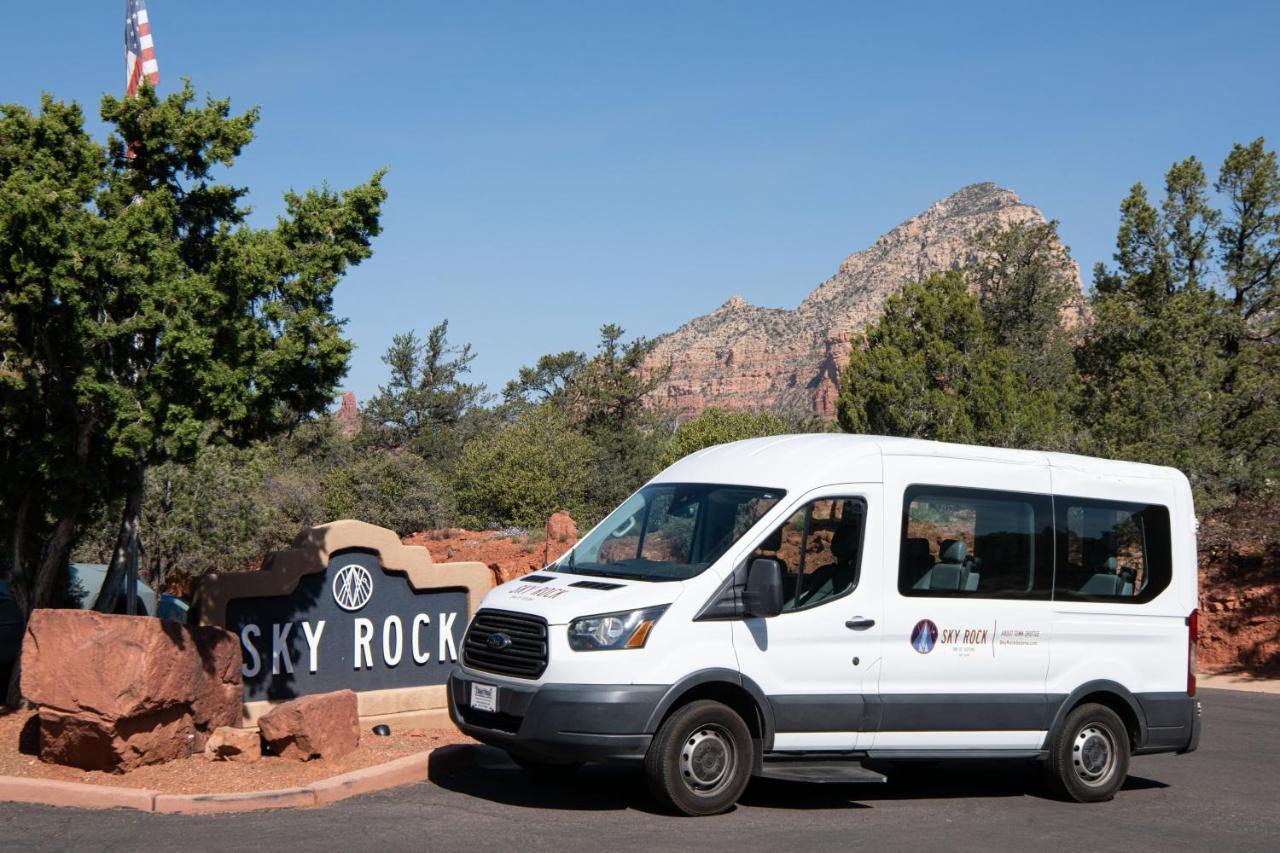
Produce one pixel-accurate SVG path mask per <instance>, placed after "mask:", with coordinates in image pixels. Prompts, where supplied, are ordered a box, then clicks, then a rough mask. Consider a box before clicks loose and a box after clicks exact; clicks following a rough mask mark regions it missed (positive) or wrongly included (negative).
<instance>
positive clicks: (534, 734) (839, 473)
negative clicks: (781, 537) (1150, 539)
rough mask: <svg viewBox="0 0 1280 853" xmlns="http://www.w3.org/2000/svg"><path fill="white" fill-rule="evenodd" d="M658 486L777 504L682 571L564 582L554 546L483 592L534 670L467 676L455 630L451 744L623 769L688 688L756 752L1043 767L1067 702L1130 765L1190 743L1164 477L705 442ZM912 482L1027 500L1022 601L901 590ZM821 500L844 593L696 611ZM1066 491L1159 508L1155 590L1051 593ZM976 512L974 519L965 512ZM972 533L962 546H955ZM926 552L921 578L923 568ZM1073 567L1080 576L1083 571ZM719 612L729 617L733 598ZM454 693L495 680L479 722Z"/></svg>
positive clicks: (1178, 541)
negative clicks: (644, 622) (849, 529)
mask: <svg viewBox="0 0 1280 853" xmlns="http://www.w3.org/2000/svg"><path fill="white" fill-rule="evenodd" d="M661 484H679V485H684V484H692V485H701V484H708V485H709V484H718V485H728V486H745V487H752V488H759V489H768V490H771V491H773V492H779V493H782V492H785V494H783V495H782V497H781V498H780V499H779V500H778V501H777V503H776V505H773V506H772V508H770V509H769V510H768V511H767V512H765V513H764V515H763V516H762V517H761V518H760V519H759V521H757V522H756V523H755V524H754V525H752V526H751V527H750V529H748V530H747V531H746V532H745V533H743V534H742V535H741V538H739V539H738V540H737V541H736V542H734V543H733V544H732V545H731V546H730V547H729V548H728V549H727V550H726V551H725V552H724V553H723V554H722V555H721V556H720V557H719V558H718V559H716V560H715V561H714V562H712V563H711V564H710V565H709V566H708V567H706V568H705V569H704V570H703V571H701V572H700V573H699V574H696V575H695V576H694V577H692V578H689V579H687V580H680V581H643V580H637V579H629V578H627V577H615V576H609V577H596V576H587V575H584V574H582V573H575V572H574V567H573V566H572V565H570V561H571V560H572V559H573V557H572V556H571V555H572V552H571V554H570V555H566V556H565V557H563V558H561V560H560V561H558V563H557V564H555V565H552V566H549V567H547V569H545V570H542V571H539V572H538V573H536V574H537V575H538V577H537V578H535V579H534V580H532V581H531V580H530V579H528V578H523V579H518V580H515V581H512V582H510V583H507V584H503V585H502V586H499V587H498V588H496V589H494V590H493V591H491V592H490V593H489V594H488V595H487V596H486V597H485V599H484V601H483V602H482V604H481V608H480V612H481V613H483V612H486V611H491V612H492V611H496V612H501V613H503V614H507V615H509V616H515V617H527V618H528V619H531V620H535V621H537V622H538V623H539V624H544V625H545V635H546V641H545V648H546V653H545V669H544V670H543V671H542V672H541V673H540V674H539V675H537V676H536V677H513V676H510V675H503V674H500V673H498V672H491V671H486V670H485V669H483V668H479V667H477V666H473V665H471V664H470V663H468V661H467V655H466V653H465V648H466V644H467V643H468V642H470V639H468V640H464V648H463V655H462V658H463V660H462V663H461V664H460V665H459V666H458V668H457V669H456V670H455V673H454V676H453V677H452V678H451V679H450V685H449V698H450V712H451V715H452V716H453V718H454V720H455V722H457V723H458V724H459V726H460V727H462V728H463V730H464V731H467V732H468V733H470V734H472V735H474V736H475V737H478V738H479V739H481V740H484V741H486V742H490V743H494V744H497V745H499V746H503V747H504V748H507V749H509V750H511V751H513V752H516V753H523V754H525V755H527V756H536V757H540V758H542V759H543V760H548V761H560V760H565V761H568V760H595V759H603V760H635V759H637V758H639V757H642V756H643V755H644V753H645V749H646V748H647V745H648V743H649V740H650V738H652V737H653V734H654V731H655V729H656V728H657V726H658V725H659V724H660V723H661V720H662V719H663V715H664V714H666V713H669V711H670V709H672V708H674V707H676V706H677V705H678V704H679V703H680V702H681V701H683V700H682V697H687V696H690V695H695V694H696V695H700V696H707V695H712V696H714V697H715V698H717V699H719V700H720V701H725V702H731V703H736V704H735V705H734V707H735V708H736V709H738V710H739V712H740V713H742V714H743V716H744V719H748V718H749V719H748V722H749V724H750V725H751V726H753V727H754V728H753V732H754V734H755V736H756V739H757V743H758V749H759V750H761V751H762V753H764V754H770V753H787V752H822V753H837V754H844V753H853V754H867V755H870V756H872V757H894V756H907V757H920V756H937V757H945V756H948V755H960V754H974V753H980V754H984V755H987V754H996V755H1000V754H1008V755H1019V756H1024V755H1025V756H1032V755H1043V753H1044V750H1045V749H1046V743H1047V741H1048V739H1049V737H1050V736H1051V734H1052V732H1053V730H1054V729H1053V727H1054V725H1055V722H1056V721H1058V720H1060V719H1061V718H1062V717H1063V715H1064V714H1065V713H1066V712H1067V711H1068V710H1070V708H1071V707H1072V706H1073V703H1078V702H1079V701H1081V700H1082V699H1083V698H1084V697H1086V696H1087V697H1091V698H1090V701H1103V702H1106V703H1109V704H1112V706H1113V707H1114V708H1115V709H1117V712H1118V713H1122V715H1124V716H1125V719H1126V720H1127V721H1128V724H1129V725H1130V726H1131V727H1132V728H1131V735H1132V737H1133V742H1132V744H1131V746H1132V748H1133V749H1134V751H1136V752H1157V751H1189V750H1191V749H1194V748H1195V746H1196V743H1197V741H1198V736H1199V717H1198V708H1196V703H1195V702H1194V699H1193V698H1192V697H1191V695H1190V694H1189V693H1188V673H1187V668H1188V657H1187V648H1188V646H1187V642H1188V630H1189V629H1188V614H1190V613H1191V612H1192V611H1193V610H1194V609H1195V607H1196V604H1197V590H1198V583H1197V573H1196V540H1195V517H1194V507H1193V505H1192V497H1191V490H1190V487H1189V484H1188V483H1187V480H1186V478H1185V477H1184V476H1183V475H1182V474H1181V473H1180V472H1178V471H1176V470H1174V469H1171V468H1163V467H1159V466H1152V465H1142V464H1137V463H1128V462H1115V461H1108V460H1100V459H1090V458H1086V457H1079V456H1071V455H1066V454H1057V453H1041V452H1033V451H1019V450H1005V449H999V448H986V447H971V446H964V445H952V444H944V443H938V442H928V441H919V440H913V439H898V438H885V437H879V436H850V435H834V434H823V435H793V436H778V437H771V438H761V439H752V440H748V441H740V442H734V443H731V444H725V445H719V446H716V447H711V448H707V449H705V450H702V451H698V452H696V453H693V454H691V455H690V456H688V457H686V458H684V459H682V460H680V461H679V462H677V463H675V464H674V465H672V466H670V467H669V468H667V469H666V470H664V471H663V472H661V473H660V474H658V475H657V476H656V477H654V478H653V480H652V481H650V485H661ZM930 488H936V489H939V490H947V489H949V490H951V492H947V494H951V493H956V494H960V493H966V494H967V493H974V494H977V495H978V497H975V498H974V500H975V501H978V502H979V503H976V504H973V505H974V506H979V507H980V506H982V505H983V504H981V501H982V500H984V498H982V497H981V495H982V494H984V493H990V494H992V495H998V496H999V497H1000V498H1001V499H1002V500H1003V501H1004V503H1003V506H1004V507H1005V509H1004V510H1002V511H1004V512H1010V511H1014V510H1016V508H1017V507H1018V506H1020V505H1021V504H1020V501H1021V502H1025V503H1026V505H1027V506H1028V507H1034V508H1035V509H1034V517H1035V519H1036V520H1037V525H1038V527H1037V531H1036V536H1037V537H1038V538H1036V539H1035V540H1034V541H1035V542H1036V543H1038V544H1035V545H1034V548H1035V549H1038V550H1037V553H1038V554H1039V555H1040V557H1038V558H1037V559H1042V558H1043V559H1044V560H1045V561H1044V562H1037V563H1035V568H1034V572H1033V574H1035V577H1034V578H1033V581H1032V582H1033V583H1034V584H1035V586H1034V587H1028V589H1029V590H1031V592H1029V593H1028V594H1026V595H1016V594H1015V595H1006V596H1004V597H1001V596H1000V595H994V594H993V595H989V596H983V595H982V594H981V590H982V589H983V587H981V586H971V587H964V588H963V592H966V593H968V592H975V591H977V594H955V595H951V594H948V593H947V592H946V590H945V588H939V587H936V586H935V587H932V588H929V587H926V588H925V589H926V593H925V594H922V593H920V592H917V591H916V590H918V589H919V587H918V586H915V585H913V584H912V582H911V580H909V579H907V578H908V577H909V576H908V573H907V571H906V569H905V568H901V567H900V563H901V566H902V567H905V566H906V565H907V562H906V557H905V555H906V553H907V551H908V545H910V544H911V543H909V542H908V541H907V538H908V537H907V530H906V525H907V521H906V502H907V500H908V497H909V495H911V494H917V493H919V490H928V489H930ZM913 489H914V490H916V491H912V490H913ZM823 498H847V499H855V498H856V499H858V500H861V501H863V502H865V510H864V514H865V515H864V520H863V523H864V530H863V534H862V535H863V538H862V541H861V552H860V563H859V570H858V576H857V580H856V584H855V585H854V586H853V588H852V589H851V590H849V591H847V592H844V593H843V594H840V595H836V596H834V597H832V598H831V599H830V600H822V601H821V603H819V604H818V605H817V606H813V607H809V608H800V609H794V610H790V611H784V612H782V613H779V614H778V615H776V616H770V617H767V618H765V617H758V616H749V615H746V613H745V612H742V613H739V614H738V615H736V616H735V615H730V616H723V615H718V614H719V611H717V612H716V614H717V615H708V613H709V612H710V610H709V608H711V606H712V605H713V604H714V603H716V602H717V601H722V600H726V599H725V596H726V595H728V594H729V593H731V592H733V591H734V590H740V589H741V588H743V584H744V579H745V577H746V575H747V569H748V563H749V562H750V561H751V559H753V555H757V556H758V553H759V550H760V549H761V547H762V544H763V543H764V542H766V540H768V539H769V537H770V536H771V535H773V534H774V533H775V531H777V529H778V528H779V526H780V525H781V524H783V523H784V522H785V521H786V520H787V519H788V518H790V517H792V515H793V514H794V513H796V511H797V510H799V509H802V508H803V507H805V506H806V505H808V504H809V502H811V501H814V500H818V499H823ZM1068 498H1075V499H1080V500H1084V501H1094V502H1111V503H1113V504H1115V503H1117V502H1119V503H1121V504H1126V505H1129V504H1132V505H1141V506H1148V507H1149V506H1157V507H1166V508H1167V509H1168V512H1169V521H1170V524H1169V528H1170V530H1169V532H1170V535H1171V542H1170V545H1169V553H1170V556H1171V560H1172V566H1171V569H1172V571H1171V576H1170V577H1169V583H1168V585H1167V587H1166V588H1164V589H1163V590H1162V591H1160V592H1159V593H1158V594H1155V595H1153V596H1151V597H1150V600H1142V601H1137V600H1124V599H1123V598H1120V599H1116V598H1106V597H1104V596H1092V595H1083V594H1082V591H1083V589H1084V587H1076V586H1071V587H1067V593H1066V594H1064V595H1063V596H1058V595H1057V594H1056V593H1054V592H1053V590H1054V589H1055V583H1056V580H1057V578H1056V571H1057V561H1058V559H1059V554H1060V553H1065V552H1064V551H1062V549H1063V548H1065V547H1066V546H1065V545H1063V544H1062V543H1063V542H1064V541H1065V540H1063V539H1062V538H1061V537H1062V535H1063V531H1062V530H1061V529H1059V528H1060V527H1061V526H1062V524H1063V522H1062V520H1061V519H1060V518H1059V513H1058V506H1059V504H1061V505H1062V506H1063V507H1064V508H1065V507H1066V506H1067V504H1068V503H1069V501H1068V500H1067V499H1068ZM992 500H993V501H994V500H995V499H994V498H992ZM1010 506H1012V507H1014V510H1010V509H1009V507H1010ZM984 511H985V510H981V509H978V510H974V513H975V517H976V516H977V514H978V513H980V512H984ZM1064 511H1065V510H1064ZM1082 512H1083V511H1082ZM805 517H806V518H807V516H805ZM1045 518H1048V519H1049V522H1048V526H1047V527H1045V526H1044V525H1043V524H1042V523H1041V521H1042V519H1045ZM807 524H808V522H807V521H806V527H805V530H806V531H808V529H809V528H808V527H807ZM975 524H976V522H975ZM990 531H996V532H995V533H994V534H993V533H991V532H990ZM594 532H595V531H592V532H591V533H588V536H591V535H593V534H594ZM805 535H806V536H807V535H808V533H807V532H806V534H805ZM919 535H924V534H919ZM977 535H978V534H977V532H975V533H974V534H973V536H974V537H975V538H974V539H973V543H974V544H973V545H972V546H971V547H975V548H976V547H977V539H976V537H977ZM986 535H987V537H988V538H987V540H986V541H987V543H988V545H987V546H986V547H989V548H995V547H996V546H995V545H993V544H991V543H996V542H998V539H999V536H1002V535H1007V531H1005V528H1002V527H995V528H989V532H988V533H987V534H986ZM1019 535H1020V534H1019ZM1144 535H1145V534H1144ZM584 538H586V537H584ZM948 541H954V540H948ZM1091 541H1092V540H1091ZM935 544H937V545H938V547H934V548H933V549H932V550H933V552H934V553H935V555H936V556H937V558H938V559H937V563H938V564H939V565H935V566H934V568H941V567H942V566H941V565H940V564H941V563H942V562H943V561H942V559H941V547H940V543H935ZM832 547H833V548H834V545H832ZM1144 547H1145V546H1144ZM997 550H998V549H997ZM1113 553H1114V552H1113ZM1144 559H1145V557H1144ZM987 560H988V562H989V563H995V564H996V565H1000V563H998V562H997V561H995V560H994V559H993V558H992V557H990V556H988V557H987ZM1115 563H1116V561H1115V560H1112V561H1111V565H1113V566H1114V565H1115ZM1079 564H1080V565H1079V567H1078V568H1077V570H1082V569H1083V567H1084V566H1085V561H1084V560H1083V559H1081V560H1080V561H1079ZM965 565H966V566H969V565H970V564H968V563H966V564H965ZM1009 565H1012V563H1009ZM1046 567H1047V568H1046ZM606 568H607V566H606ZM988 569H989V566H984V565H983V564H982V561H981V560H980V559H976V560H974V561H973V562H972V571H970V570H969V569H968V568H966V569H965V581H966V582H973V583H975V584H981V575H982V572H983V571H986V570H988ZM1046 572H1047V574H1046ZM900 575H901V576H900ZM992 577H996V575H994V574H990V575H988V582H990V580H991V578H992ZM584 582H587V583H584ZM591 582H595V583H591ZM940 589H941V592H940ZM734 594H735V595H739V596H740V593H734ZM735 600H739V599H735ZM735 606H739V607H741V606H742V605H741V603H740V600H739V604H738V605H735ZM651 607H665V608H666V610H665V612H663V613H662V615H661V616H660V617H659V618H658V621H657V622H655V623H654V626H653V628H652V630H651V631H650V633H649V634H648V636H647V640H646V641H645V643H644V645H643V647H642V648H635V649H618V650H608V651H574V650H573V649H571V648H570V646H569V642H568V626H569V624H570V623H571V622H572V621H573V620H575V619H579V618H582V617H588V616H596V615H601V614H610V613H624V612H629V611H633V610H637V609H642V608H651ZM922 623H927V624H928V625H929V626H931V628H930V629H928V630H925V631H924V632H923V635H927V636H929V637H932V636H933V634H932V633H931V631H932V630H934V629H936V632H937V636H936V640H935V639H929V640H928V641H927V642H921V643H917V642H916V640H915V638H914V637H915V635H917V634H920V633H921V632H920V631H919V627H920V626H921V624H922ZM473 625H474V620H473ZM470 633H471V632H470V630H469V631H468V638H470ZM474 685H489V686H493V687H496V688H497V694H496V696H497V699H496V701H497V705H496V712H493V713H491V712H489V711H483V712H481V711H476V710H475V709H474V708H472V707H471V706H470V705H469V697H470V696H471V691H472V688H473V686H474ZM486 689H487V688H486ZM698 691H703V692H701V693H699V692H698ZM705 691H711V692H710V693H707V692H705ZM486 695H487V694H486ZM734 697H736V698H734ZM1099 697H1101V698H1099ZM495 713H496V716H494V714H495Z"/></svg>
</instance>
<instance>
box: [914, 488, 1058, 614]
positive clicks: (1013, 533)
mask: <svg viewBox="0 0 1280 853" xmlns="http://www.w3.org/2000/svg"><path fill="white" fill-rule="evenodd" d="M1052 577H1053V513H1052V502H1051V500H1050V498H1049V497H1048V496H1047V495H1035V494H1022V493H1014V492H996V491H988V490H985V489H959V488H952V487H948V486H911V487H909V488H908V489H907V491H906V496H905V497H904V499H903V508H902V543H901V548H900V550H899V558H898V591H899V592H900V593H902V594H903V595H908V596H928V597H964V598H1029V599H1040V600H1045V599H1048V598H1049V589H1050V586H1051V584H1052Z"/></svg>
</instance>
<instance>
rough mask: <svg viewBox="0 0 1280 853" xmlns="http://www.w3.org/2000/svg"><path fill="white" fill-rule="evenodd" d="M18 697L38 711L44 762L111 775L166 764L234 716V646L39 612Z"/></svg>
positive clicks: (150, 623)
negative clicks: (151, 765)
mask: <svg viewBox="0 0 1280 853" xmlns="http://www.w3.org/2000/svg"><path fill="white" fill-rule="evenodd" d="M22 694H23V696H24V697H26V698H27V699H28V700H29V701H31V702H34V703H35V704H36V705H38V706H39V715H40V735H41V752H40V757H41V759H43V760H44V761H49V762H53V763H57V764H69V765H72V766H75V767H82V768H85V769H89V770H112V771H117V772H119V771H124V770H129V769H132V768H134V767H140V766H142V765H144V764H156V763H159V762H163V761H170V760H172V759H174V758H179V757H183V756H186V755H190V754H191V752H192V750H193V748H194V747H195V746H197V745H198V744H199V741H200V740H201V739H202V737H203V735H204V733H206V732H208V731H210V730H212V729H214V728H216V727H218V726H223V725H228V724H230V723H233V722H236V721H237V720H238V719H239V716H240V707H241V695H242V686H241V676H240V643H239V641H238V638H237V637H236V636H235V635H234V634H232V633H230V632H228V631H224V630H222V629H220V628H194V629H193V628H188V627H186V626H184V625H178V624H176V623H174V622H167V621H163V620H160V619H154V618H150V617H146V616H113V615H107V614H103V613H94V612H92V611H86V610H37V611H36V612H35V613H33V614H32V617H31V621H30V622H29V623H28V625H27V634H26V638H25V641H24V643H23V648H22Z"/></svg>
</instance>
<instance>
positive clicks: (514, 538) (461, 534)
mask: <svg viewBox="0 0 1280 853" xmlns="http://www.w3.org/2000/svg"><path fill="white" fill-rule="evenodd" d="M575 542H577V540H576V539H565V540H563V541H558V540H554V541H550V542H548V541H547V539H546V537H545V536H543V535H542V534H541V533H540V532H539V533H523V532H515V533H509V532H504V531H499V530H489V531H475V530H462V529H458V528H446V529H444V530H428V531H426V532H423V533H413V534H410V535H409V536H407V537H405V539H404V544H406V545H425V546H426V547H427V550H428V551H429V552H430V553H431V559H432V560H434V561H435V562H437V563H463V562H472V561H477V562H481V563H485V564H487V565H488V566H489V570H490V571H492V572H493V573H494V578H495V579H496V580H497V582H498V583H506V582H507V581H509V580H512V579H514V578H518V577H520V576H521V575H527V574H528V573H529V572H532V571H535V570H537V569H540V568H542V567H543V566H545V565H547V564H548V563H550V562H551V561H553V560H558V559H559V558H560V557H561V555H563V554H564V552H565V551H568V550H569V549H570V548H572V547H573V545H574V543H575Z"/></svg>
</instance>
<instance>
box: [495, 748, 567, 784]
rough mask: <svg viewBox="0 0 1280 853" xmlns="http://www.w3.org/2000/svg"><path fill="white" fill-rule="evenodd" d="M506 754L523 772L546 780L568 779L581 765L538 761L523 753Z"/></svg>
mask: <svg viewBox="0 0 1280 853" xmlns="http://www.w3.org/2000/svg"><path fill="white" fill-rule="evenodd" d="M507 755H508V756H509V757H510V758H511V760H512V761H514V762H515V763H516V766H517V767H519V768H520V769H521V770H523V771H524V772H526V773H530V774H532V775H534V776H538V777H540V778H542V779H548V780H553V779H568V778H569V777H570V776H572V775H573V774H574V773H577V772H578V770H579V769H580V768H581V767H582V764H581V762H570V763H568V764H556V763H553V762H550V761H539V760H537V759H535V758H525V757H524V756H523V755H516V754H514V753H511V752H508V753H507Z"/></svg>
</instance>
